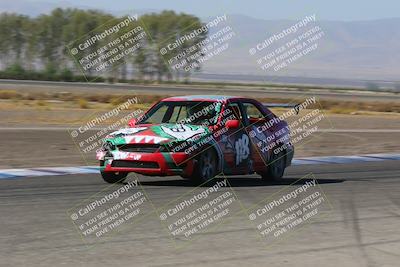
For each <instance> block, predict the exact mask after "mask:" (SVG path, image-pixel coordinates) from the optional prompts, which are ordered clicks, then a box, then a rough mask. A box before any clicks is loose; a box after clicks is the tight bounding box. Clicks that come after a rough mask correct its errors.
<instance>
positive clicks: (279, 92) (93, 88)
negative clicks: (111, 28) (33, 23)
mask: <svg viewBox="0 0 400 267" xmlns="http://www.w3.org/2000/svg"><path fill="white" fill-rule="evenodd" d="M0 89H5V90H23V91H25V92H26V91H30V92H35V91H37V92H65V91H69V92H80V93H82V92H88V90H90V92H92V93H96V92H98V93H101V92H104V93H107V94H112V93H116V94H118V93H119V94H120V93H123V92H125V93H126V92H127V90H130V93H138V94H155V93H156V94H161V95H162V94H167V95H187V94H205V95H209V94H218V95H242V94H243V88H240V87H237V88H234V87H226V88H211V87H210V88H204V87H195V86H173V85H161V86H155V85H132V84H102V83H71V82H50V81H22V80H1V79H0ZM245 93H246V96H248V97H255V98H257V97H264V98H265V97H270V98H284V99H287V98H293V99H296V98H306V97H310V96H317V97H318V99H320V100H340V101H355V102H363V101H372V102H394V101H398V100H399V99H400V96H399V95H398V94H393V93H377V92H358V91H348V92H346V91H329V90H313V91H303V90H289V89H261V88H249V87H246V88H245Z"/></svg>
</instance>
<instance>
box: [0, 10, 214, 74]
mask: <svg viewBox="0 0 400 267" xmlns="http://www.w3.org/2000/svg"><path fill="white" fill-rule="evenodd" d="M122 19H123V18H122V17H116V16H113V15H111V14H108V13H105V12H102V11H97V10H79V9H61V8H57V9H55V10H53V11H52V12H51V13H50V14H43V15H40V16H37V17H28V16H25V15H20V14H14V13H1V14H0V78H9V79H37V80H62V81H85V80H94V79H96V81H104V80H110V81H130V80H150V81H151V80H158V81H162V80H180V79H182V78H184V79H186V80H187V79H189V77H190V74H191V73H192V71H193V70H191V71H186V72H183V73H182V72H181V71H178V70H173V69H171V67H170V65H169V64H168V62H166V58H165V57H164V56H163V55H162V54H161V53H160V51H159V49H160V47H162V46H163V45H165V42H166V40H175V39H178V38H179V37H181V36H184V35H186V34H190V33H191V32H193V31H194V30H196V29H198V28H200V27H202V25H203V24H202V22H201V21H200V19H199V18H197V17H195V16H192V15H188V14H183V13H181V14H177V13H175V12H173V11H163V12H161V13H151V14H145V15H142V16H140V17H139V20H138V21H136V22H135V23H134V24H133V25H130V28H133V27H136V26H137V25H145V27H144V28H145V32H146V38H144V39H143V40H141V42H142V45H141V46H140V48H139V49H137V50H136V51H135V52H134V53H133V54H132V55H129V57H127V58H126V60H123V61H122V63H121V64H118V66H116V67H115V68H113V71H109V72H107V73H106V74H104V75H102V76H101V77H95V76H93V77H88V76H87V75H88V74H87V73H86V77H84V75H83V73H82V70H81V67H80V66H79V65H78V64H77V62H76V60H75V59H74V58H73V57H72V56H71V53H70V50H69V48H68V47H67V46H68V44H70V43H71V42H73V41H74V40H77V39H79V38H82V36H87V37H90V35H95V34H99V33H100V32H101V31H103V30H104V25H107V24H110V23H111V22H113V21H119V20H122ZM127 30H128V29H126V30H123V31H119V32H116V33H114V35H122V34H124V33H125V32H126V31H127ZM206 35H207V33H203V34H200V35H198V36H196V37H195V38H193V39H191V40H190V42H188V43H186V44H184V45H182V47H180V49H176V51H174V52H173V54H172V55H169V56H174V55H176V54H177V53H179V51H181V50H182V49H184V48H185V46H186V47H187V46H189V45H191V46H193V45H194V44H199V45H198V48H197V49H199V51H201V43H202V41H203V40H204V39H205V38H206ZM114 37H115V36H114ZM98 45H101V44H98ZM97 47H98V46H97ZM89 75H90V73H89Z"/></svg>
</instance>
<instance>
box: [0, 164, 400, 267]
mask: <svg viewBox="0 0 400 267" xmlns="http://www.w3.org/2000/svg"><path fill="white" fill-rule="evenodd" d="M310 173H312V174H313V176H314V177H315V178H316V180H317V183H318V184H319V186H320V188H321V189H322V190H323V192H324V193H325V194H326V198H327V199H328V200H329V203H330V204H331V209H329V211H324V216H322V215H318V216H316V217H315V219H313V220H312V221H311V222H310V223H308V224H307V225H305V226H304V227H302V228H299V229H298V228H295V229H292V230H291V233H290V235H288V236H285V238H282V239H279V241H276V242H272V243H268V244H266V243H265V242H263V241H262V240H260V239H259V235H258V234H257V233H256V231H255V227H254V225H252V224H251V223H249V219H248V217H247V215H246V212H240V213H233V214H230V215H228V216H229V220H227V222H224V223H221V224H220V225H219V226H218V227H216V228H212V229H209V230H208V231H206V232H205V233H200V234H196V235H195V236H196V239H195V240H192V241H184V240H178V242H179V244H183V245H182V246H180V247H179V248H177V247H176V242H177V240H175V239H173V238H172V237H171V235H170V234H169V233H168V232H167V231H166V229H165V228H164V227H163V225H162V223H161V221H160V219H159V216H158V214H159V212H160V209H161V208H160V207H164V206H165V203H168V202H170V201H173V200H174V199H177V198H178V197H179V196H182V195H183V194H185V193H187V192H189V191H190V190H193V188H195V186H194V185H193V184H191V183H189V182H188V181H186V180H182V179H181V178H179V177H163V178H161V177H143V176H135V175H134V174H131V175H130V176H129V178H128V181H133V180H135V179H139V182H140V184H141V189H142V190H144V191H145V192H146V195H147V197H148V198H149V199H150V200H151V201H152V203H153V206H152V207H148V210H147V211H148V213H147V215H146V216H145V217H143V218H142V219H141V220H140V221H137V222H136V223H134V224H133V223H132V224H130V225H129V224H128V225H125V226H124V228H123V229H121V231H118V232H117V233H115V234H114V235H112V236H111V237H109V238H104V239H103V238H99V239H98V240H97V241H96V242H95V243H94V245H92V246H90V247H89V248H88V247H87V246H86V245H85V243H84V242H83V240H82V239H81V236H80V234H79V233H78V231H77V229H76V228H75V226H74V224H73V222H72V220H71V219H70V217H69V214H68V213H67V211H68V210H70V209H71V208H72V207H74V206H75V205H77V204H78V203H79V202H81V201H87V199H88V198H89V197H90V196H92V195H94V194H96V193H99V192H100V193H99V195H97V197H100V196H102V195H105V194H107V193H110V192H112V189H110V187H109V185H107V184H105V183H104V182H103V181H102V180H101V178H100V176H99V175H98V174H79V175H62V176H46V177H33V178H20V179H0V199H1V201H0V214H1V220H0V229H1V230H0V231H1V235H0V238H1V244H0V258H1V259H2V262H1V263H0V265H1V266H325V267H328V266H399V261H400V231H399V219H400V194H399V193H400V166H399V161H395V160H387V161H379V162H365V163H352V164H327V165H297V166H293V167H290V168H289V169H288V170H287V172H286V174H285V179H284V180H283V182H280V183H272V182H270V183H262V182H261V181H260V180H259V179H258V178H257V177H256V176H253V175H252V176H236V177H233V178H231V179H229V184H230V186H231V188H229V189H228V188H222V189H221V190H233V191H234V192H235V194H236V196H237V198H238V199H239V200H240V202H241V205H242V206H241V208H242V210H243V211H246V210H247V209H248V208H249V207H252V206H253V205H255V204H256V203H260V201H262V200H265V199H266V198H268V197H271V196H272V195H273V194H274V193H277V192H279V191H280V190H284V189H288V188H289V189H290V188H295V187H298V186H301V185H302V184H304V183H305V182H306V180H302V181H300V182H298V183H297V184H292V183H293V182H295V181H297V180H298V179H300V178H302V177H304V176H305V175H308V174H310Z"/></svg>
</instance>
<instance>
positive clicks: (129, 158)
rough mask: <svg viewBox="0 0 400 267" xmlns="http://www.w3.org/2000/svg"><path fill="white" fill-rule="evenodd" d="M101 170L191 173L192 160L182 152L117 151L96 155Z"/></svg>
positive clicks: (164, 174)
mask: <svg viewBox="0 0 400 267" xmlns="http://www.w3.org/2000/svg"><path fill="white" fill-rule="evenodd" d="M98 159H99V160H100V170H101V171H102V172H135V173H140V174H144V175H156V176H167V175H183V176H186V175H191V173H192V172H193V167H194V160H193V159H191V158H190V157H189V155H188V154H186V153H183V152H177V153H171V152H156V153H136V152H135V153H124V154H122V155H121V153H118V154H117V155H113V156H111V157H107V156H104V157H98Z"/></svg>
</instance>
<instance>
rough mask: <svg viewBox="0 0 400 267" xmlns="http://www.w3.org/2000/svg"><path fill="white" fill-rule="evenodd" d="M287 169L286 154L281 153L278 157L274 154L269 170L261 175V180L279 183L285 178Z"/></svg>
mask: <svg viewBox="0 0 400 267" xmlns="http://www.w3.org/2000/svg"><path fill="white" fill-rule="evenodd" d="M285 168H286V162H285V153H284V152H280V153H279V154H278V155H275V154H274V155H273V157H272V159H271V161H270V164H268V166H267V170H266V171H265V172H264V173H262V174H261V178H262V179H263V180H274V181H279V180H281V178H282V177H283V174H284V172H285Z"/></svg>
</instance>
